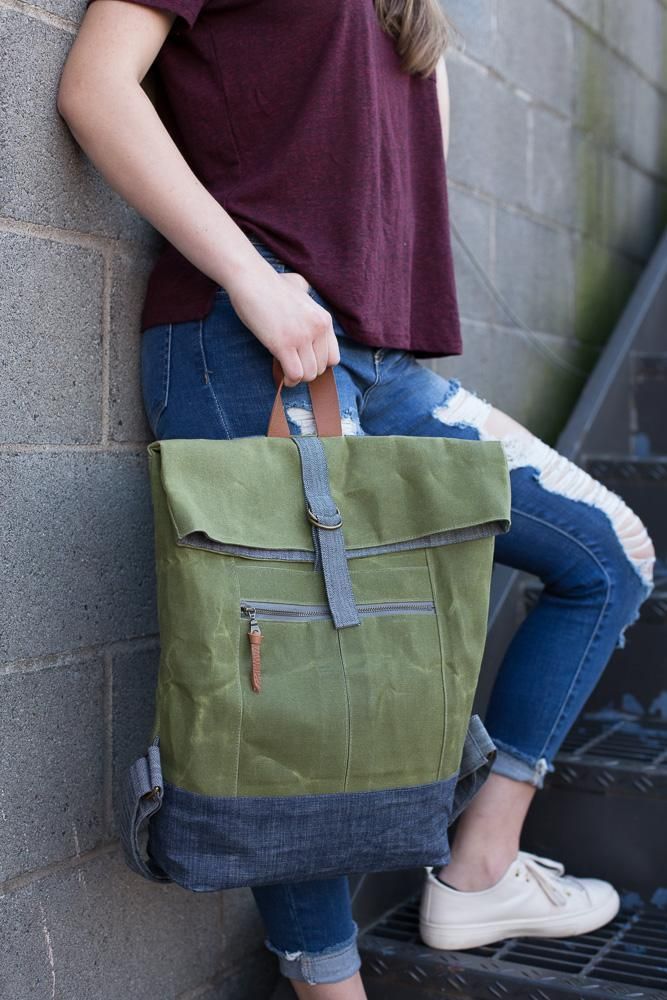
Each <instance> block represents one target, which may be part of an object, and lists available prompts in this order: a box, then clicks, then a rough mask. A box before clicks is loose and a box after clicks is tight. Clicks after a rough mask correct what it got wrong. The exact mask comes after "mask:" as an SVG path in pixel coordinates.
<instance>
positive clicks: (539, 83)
mask: <svg viewBox="0 0 667 1000" xmlns="http://www.w3.org/2000/svg"><path fill="white" fill-rule="evenodd" d="M547 40H548V41H547ZM496 53H497V54H496V60H495V68H496V69H497V70H498V71H499V72H500V73H502V74H503V76H506V77H507V78H508V79H509V80H511V81H512V83H514V84H516V86H517V87H520V88H521V89H522V90H525V91H527V93H529V94H530V95H531V96H532V97H535V98H538V99H539V100H540V101H544V102H545V103H546V104H548V105H550V106H551V107H553V108H556V109H558V110H559V111H560V112H562V113H563V114H565V115H570V114H571V113H572V107H573V104H574V89H573V87H574V79H573V74H572V59H573V53H574V49H573V24H572V20H571V18H569V17H568V16H567V14H565V13H564V12H563V11H562V10H560V8H558V7H556V6H554V5H553V4H552V3H551V2H550V0H502V3H500V4H499V5H498V44H497V49H496Z"/></svg>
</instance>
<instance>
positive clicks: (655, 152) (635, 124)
mask: <svg viewBox="0 0 667 1000" xmlns="http://www.w3.org/2000/svg"><path fill="white" fill-rule="evenodd" d="M632 77H633V80H632V83H633V92H632V106H633V110H634V117H633V119H632V121H631V123H629V125H628V126H626V128H627V129H628V130H630V129H631V136H632V138H631V148H630V149H628V152H629V153H630V155H631V156H632V158H633V160H636V162H637V163H638V164H639V166H640V167H643V168H644V169H645V170H648V171H650V172H652V173H653V174H655V175H656V176H658V177H661V178H662V177H664V176H665V173H667V143H665V139H664V136H665V120H666V117H667V98H666V97H665V96H664V94H660V93H659V92H658V91H657V90H656V88H655V87H652V86H651V84H650V83H647V82H646V80H644V79H642V77H640V76H638V75H637V74H636V73H633V74H632Z"/></svg>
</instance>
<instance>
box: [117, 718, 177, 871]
mask: <svg viewBox="0 0 667 1000" xmlns="http://www.w3.org/2000/svg"><path fill="white" fill-rule="evenodd" d="M163 795H164V791H163V788H162V768H161V766H160V750H159V745H158V737H157V736H156V737H155V739H154V740H153V742H152V743H151V745H150V746H149V748H148V753H147V754H146V755H145V756H143V757H139V758H138V760H135V762H134V764H132V766H131V767H129V768H128V769H127V770H126V772H125V774H124V775H123V784H122V789H121V815H120V823H119V825H120V840H121V844H122V845H123V853H124V854H125V860H126V861H127V863H128V865H129V866H130V868H132V869H133V870H134V871H135V872H137V874H138V875H143V877H144V878H147V879H150V881H152V882H170V881H171V879H170V878H169V876H168V875H165V873H164V872H163V871H162V869H161V868H158V866H157V865H156V864H154V862H153V861H151V859H150V858H146V859H144V858H143V857H142V855H141V850H140V847H139V834H140V832H141V830H142V827H143V825H144V823H147V822H148V820H149V819H150V817H151V816H152V815H153V813H156V812H157V811H158V809H159V808H160V806H161V805H162V798H163Z"/></svg>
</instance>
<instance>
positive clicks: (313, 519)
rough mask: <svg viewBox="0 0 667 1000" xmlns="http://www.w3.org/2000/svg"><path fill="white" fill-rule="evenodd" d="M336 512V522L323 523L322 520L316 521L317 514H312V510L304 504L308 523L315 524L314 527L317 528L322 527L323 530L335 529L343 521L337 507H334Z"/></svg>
mask: <svg viewBox="0 0 667 1000" xmlns="http://www.w3.org/2000/svg"><path fill="white" fill-rule="evenodd" d="M336 514H337V516H338V522H337V523H336V524H323V523H322V521H318V519H317V515H316V514H313V512H312V510H311V509H310V507H309V506H306V516H307V518H308V520H309V521H310V523H311V524H314V525H316V527H318V528H324V530H325V531H335V530H336V529H337V528H340V526H341V525H342V523H343V516H342V514H341V512H340V511H339V509H338V507H336Z"/></svg>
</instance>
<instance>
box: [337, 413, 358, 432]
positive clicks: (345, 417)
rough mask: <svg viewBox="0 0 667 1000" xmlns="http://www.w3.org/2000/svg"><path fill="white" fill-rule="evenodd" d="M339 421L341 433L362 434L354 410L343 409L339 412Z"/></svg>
mask: <svg viewBox="0 0 667 1000" xmlns="http://www.w3.org/2000/svg"><path fill="white" fill-rule="evenodd" d="M340 423H341V428H342V431H343V434H353V435H359V434H363V431H362V429H361V425H360V423H359V416H358V414H357V411H356V410H353V409H345V410H341V412H340Z"/></svg>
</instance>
